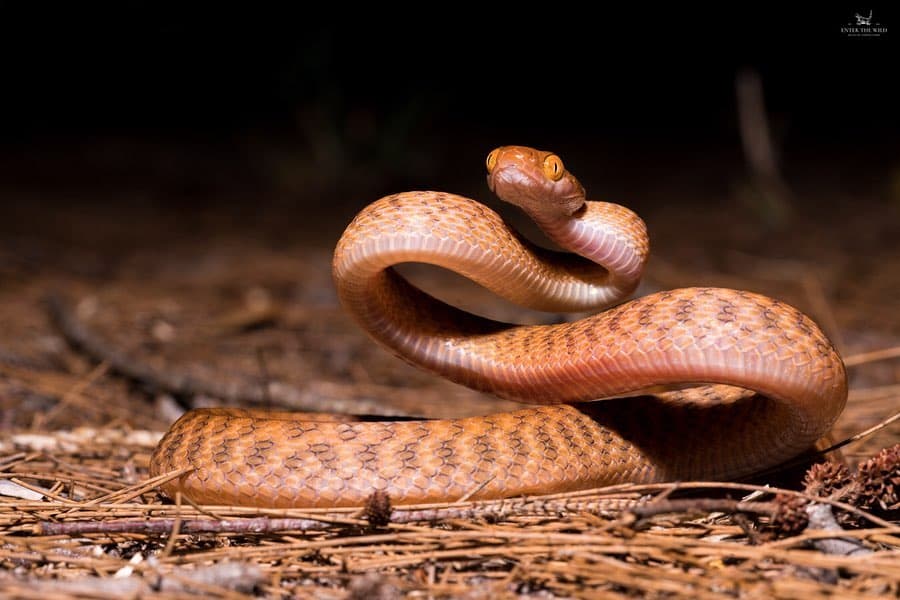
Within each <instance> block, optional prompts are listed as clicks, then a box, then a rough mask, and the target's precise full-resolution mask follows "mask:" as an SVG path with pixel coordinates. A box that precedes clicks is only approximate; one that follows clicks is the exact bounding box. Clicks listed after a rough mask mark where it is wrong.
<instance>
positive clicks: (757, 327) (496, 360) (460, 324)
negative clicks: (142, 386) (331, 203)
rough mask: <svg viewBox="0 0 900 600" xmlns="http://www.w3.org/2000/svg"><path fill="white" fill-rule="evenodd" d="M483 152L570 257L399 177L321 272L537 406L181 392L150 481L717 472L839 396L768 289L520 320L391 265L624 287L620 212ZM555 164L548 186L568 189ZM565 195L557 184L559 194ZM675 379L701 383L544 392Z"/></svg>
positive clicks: (254, 486) (319, 483)
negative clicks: (433, 406) (362, 414)
mask: <svg viewBox="0 0 900 600" xmlns="http://www.w3.org/2000/svg"><path fill="white" fill-rule="evenodd" d="M495 152H496V154H493V155H492V156H493V157H494V159H496V163H495V167H494V169H495V170H494V171H492V172H491V177H493V176H494V175H495V174H496V173H498V172H501V171H502V173H503V177H505V179H503V180H502V181H501V180H499V179H498V180H491V184H492V189H495V190H496V191H497V192H498V193H501V195H503V194H506V195H503V197H504V199H507V200H510V201H515V203H516V204H518V205H519V206H522V207H523V208H525V209H526V210H527V211H529V213H532V216H533V217H535V219H536V221H538V223H539V224H540V225H541V226H542V227H543V228H544V230H545V231H546V232H547V233H548V235H551V237H553V238H554V240H555V241H556V242H557V243H559V244H560V245H561V246H563V247H567V248H571V249H573V250H576V251H577V252H578V253H579V254H581V255H582V256H583V257H586V258H589V259H590V261H587V260H586V259H585V258H581V257H575V258H571V257H565V256H563V255H559V254H555V253H549V252H547V251H543V250H539V249H536V248H535V247H533V246H532V245H530V244H528V243H526V242H524V241H522V240H521V239H520V238H519V237H518V236H517V235H516V234H515V233H513V232H512V231H510V230H509V229H508V228H507V227H506V226H505V225H504V224H503V222H502V221H501V220H500V218H499V217H498V216H497V215H496V214H495V213H493V212H492V211H490V210H489V209H487V208H485V207H484V206H482V205H480V204H478V203H477V202H474V201H473V200H469V199H466V198H461V197H459V196H453V195H451V194H443V193H440V192H409V193H405V194H397V195H394V196H389V197H386V198H383V199H381V200H379V201H377V202H375V203H374V204H372V205H370V206H369V207H368V208H366V209H364V210H363V211H362V212H361V213H360V214H359V215H358V216H357V217H356V219H354V221H353V222H352V223H351V224H350V226H349V227H348V228H347V231H346V232H345V233H344V235H343V236H342V238H341V240H340V242H339V243H338V246H337V248H336V250H335V257H334V277H335V284H336V286H337V289H338V293H339V295H340V298H341V301H342V303H343V305H344V307H345V308H346V309H347V310H348V312H350V313H351V314H352V315H353V316H354V317H355V318H356V319H357V321H358V322H359V323H360V324H361V325H362V326H363V327H364V328H365V329H366V330H367V331H368V332H369V333H370V335H371V336H372V337H373V338H374V339H375V340H376V341H378V342H379V343H381V344H383V345H384V346H386V347H387V348H389V349H391V350H392V351H393V352H395V353H396V354H397V355H398V356H400V357H402V358H403V359H405V360H407V361H409V362H411V363H412V364H415V365H417V366H419V367H422V368H424V369H428V370H430V371H432V372H434V373H437V374H439V375H441V376H444V377H447V378H448V379H451V380H453V381H456V382H458V383H461V384H463V385H467V386H470V387H473V388H476V389H480V390H484V391H488V392H491V393H494V394H497V395H499V396H503V397H506V398H512V399H516V400H520V401H522V402H531V403H547V404H557V405H556V406H542V407H538V408H533V409H527V410H521V411H516V412H512V413H504V414H496V415H490V416H486V417H476V418H469V419H461V420H452V421H404V422H356V421H350V420H345V421H341V420H329V419H328V417H326V416H313V417H310V416H304V415H293V414H290V413H260V412H257V411H239V410H225V409H212V410H209V409H207V410H195V411H191V412H189V413H187V414H186V415H184V416H183V417H182V418H181V419H179V420H178V422H176V423H175V424H174V425H173V426H172V428H171V430H170V431H169V432H168V433H167V434H166V436H165V437H164V438H163V440H162V441H161V442H160V444H159V446H158V447H157V449H156V451H155V452H154V454H153V457H152V459H151V472H152V473H153V474H154V475H158V474H162V473H166V472H170V471H174V470H177V469H181V468H184V467H187V466H189V467H193V471H191V472H189V473H187V474H186V475H184V476H182V477H181V478H179V479H177V480H173V481H171V482H169V483H168V484H166V485H165V486H163V490H164V491H165V492H166V493H167V494H169V495H170V496H171V495H174V493H175V492H176V491H177V490H181V491H182V492H183V493H184V494H186V495H187V497H188V498H190V499H191V500H193V501H194V502H200V503H209V504H222V503H225V504H239V505H255V506H272V507H327V506H350V505H363V504H365V502H366V499H367V498H369V497H370V496H371V495H372V494H373V493H374V492H383V493H386V494H387V495H388V496H389V500H390V503H391V504H392V505H401V504H411V503H422V502H437V501H453V500H457V499H459V498H462V497H466V498H471V499H485V498H498V497H510V496H518V495H522V494H531V493H551V492H558V491H566V490H575V489H580V488H587V487H592V486H598V485H603V484H611V483H620V482H625V481H640V482H647V481H660V480H672V479H687V478H734V477H741V476H745V475H748V474H751V473H753V472H754V471H757V470H761V469H765V468H767V467H770V466H772V465H774V464H777V463H779V462H782V461H784V460H786V459H789V458H791V457H792V456H794V455H796V454H797V453H799V452H801V451H803V450H804V449H806V448H807V447H808V446H810V445H811V444H812V443H813V442H814V441H815V440H816V439H817V438H818V437H820V436H821V435H822V434H824V433H825V432H826V431H827V430H828V429H829V428H830V427H831V425H832V423H833V422H834V420H835V419H836V418H837V416H838V414H839V413H840V411H841V410H842V409H843V406H844V403H845V401H846V396H847V382H846V375H845V372H844V366H843V363H842V361H841V359H840V357H839V356H838V355H837V354H836V352H835V351H834V349H833V347H832V345H831V344H830V342H829V341H828V340H827V339H826V337H825V336H824V335H823V334H822V332H821V331H820V330H819V329H818V327H817V326H816V325H815V323H813V322H812V321H811V320H810V319H809V318H808V317H806V316H805V315H803V314H802V313H800V312H799V311H797V310H796V309H794V308H792V307H790V306H787V305H785V304H783V303H780V302H778V301H776V300H773V299H771V298H766V297H764V296H760V295H757V294H752V293H749V292H741V291H735V290H726V289H716V288H686V289H679V290H673V291H669V292H661V293H658V294H653V295H650V296H646V297H643V298H639V299H637V300H633V301H631V302H628V303H625V304H622V305H620V306H617V307H615V308H612V309H610V310H607V311H606V312H603V313H600V314H598V315H595V316H593V317H589V318H586V319H582V320H581V321H577V322H574V323H566V324H560V325H553V326H527V327H526V326H513V325H508V324H505V323H498V322H494V321H490V320H487V319H483V318H480V317H476V316H474V315H471V314H468V313H465V312H462V311H460V310H458V309H456V308H453V307H451V306H448V305H446V304H444V303H442V302H440V301H438V300H436V299H434V298H432V297H431V296H428V295H427V294H425V293H424V292H422V291H420V290H418V289H417V288H415V287H413V286H412V285H410V284H409V283H408V282H407V281H406V280H404V279H403V278H401V277H400V276H399V275H397V274H396V272H394V271H393V269H391V266H392V265H394V264H397V263H399V262H406V261H423V262H429V263H433V264H437V265H440V266H444V267H447V268H450V269H453V270H455V271H458V272H460V273H462V274H463V275H466V276H467V277H470V278H472V279H473V280H475V281H478V282H479V283H482V284H484V285H485V286H487V287H489V288H491V289H492V290H494V291H496V292H497V293H499V294H500V295H503V296H504V297H506V298H508V299H511V300H514V301H517V302H519V303H522V304H525V305H528V306H532V307H538V308H549V309H552V310H560V309H561V307H568V308H570V309H572V310H582V309H584V308H586V307H588V306H604V305H607V304H609V303H611V302H615V301H617V300H618V299H620V298H621V297H622V296H624V295H626V294H628V293H630V292H631V291H632V289H633V288H634V286H635V285H636V283H637V278H638V277H639V275H640V270H641V268H642V266H643V264H644V261H645V260H646V255H647V239H646V230H645V228H644V226H643V223H642V222H641V221H640V219H639V218H638V217H637V216H636V215H634V213H632V212H631V211H629V210H628V209H625V208H623V207H619V206H617V205H614V204H608V203H587V204H585V205H584V206H583V208H582V209H579V210H576V212H575V214H574V216H569V214H568V213H566V214H563V215H559V216H555V215H554V213H553V211H551V210H548V209H547V205H546V204H545V203H544V202H545V201H546V202H548V203H551V204H552V201H553V197H552V196H548V197H542V196H541V190H544V189H545V188H546V189H547V190H550V191H549V192H548V194H550V193H554V190H555V189H557V188H559V186H558V185H557V186H556V188H555V187H553V186H552V185H548V186H543V184H540V183H539V179H538V178H539V177H540V176H541V172H542V171H541V161H542V160H546V157H547V156H548V153H540V152H537V151H533V150H531V149H527V148H519V147H504V148H501V149H499V150H498V151H495ZM489 164H490V163H489ZM517 169H519V171H517ZM545 171H546V169H545ZM551 173H553V174H554V175H558V173H555V172H551ZM526 175H527V177H526ZM564 177H566V178H569V179H561V180H560V181H561V182H563V183H566V182H568V183H569V187H568V188H566V189H568V190H576V191H577V190H580V186H578V185H575V184H577V182H575V183H571V182H572V181H574V178H571V176H570V175H569V174H568V173H565V174H564ZM495 179H496V178H495ZM554 181H556V180H554ZM510 182H512V183H510ZM536 182H537V183H536ZM557 183H559V182H557ZM519 185H521V186H534V187H533V188H531V187H527V188H522V189H520V188H517V187H515V186H519ZM554 185H555V184H554ZM542 186H543V187H542ZM573 193H574V192H573ZM507 195H508V196H510V197H507ZM512 197H514V198H512ZM576 199H577V198H576ZM573 202H574V201H573V197H571V196H567V197H566V206H567V207H568V209H571V208H572V203H573ZM593 262H596V263H598V264H593ZM599 265H602V266H599ZM685 383H689V384H714V385H702V386H699V387H693V388H688V389H679V390H677V391H671V392H666V393H662V394H658V395H655V396H652V395H646V396H637V397H629V398H620V399H615V400H607V401H604V402H596V403H592V404H584V405H580V406H578V407H575V406H568V405H558V404H559V403H565V402H582V401H589V400H596V399H600V398H605V397H610V396H621V395H624V394H629V393H633V392H638V391H640V390H643V389H646V388H650V387H652V386H657V385H665V384H685Z"/></svg>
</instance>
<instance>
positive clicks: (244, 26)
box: [0, 3, 900, 209]
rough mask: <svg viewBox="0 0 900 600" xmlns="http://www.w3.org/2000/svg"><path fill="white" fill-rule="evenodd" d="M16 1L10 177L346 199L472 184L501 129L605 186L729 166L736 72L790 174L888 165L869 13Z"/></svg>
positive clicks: (886, 81) (888, 122) (7, 44)
mask: <svg viewBox="0 0 900 600" xmlns="http://www.w3.org/2000/svg"><path fill="white" fill-rule="evenodd" d="M24 6H25V7H24V8H23V7H22V6H20V5H12V4H10V3H3V4H0V7H2V13H0V23H2V24H0V57H2V58H0V64H2V70H0V73H2V82H3V85H2V87H3V93H2V104H0V133H2V136H0V160H2V162H0V166H3V167H4V170H3V172H2V173H0V184H6V185H7V186H9V185H12V186H13V187H14V188H21V186H25V187H28V188H31V189H33V188H34V187H35V186H38V187H41V186H46V187H47V189H49V188H51V187H53V186H56V187H57V188H62V189H63V190H75V189H77V188H78V187H79V186H85V185H87V186H88V187H90V185H93V184H96V185H97V186H98V187H100V188H102V187H103V186H104V185H109V183H110V182H111V181H122V182H139V183H140V185H146V186H150V187H151V188H153V189H154V190H155V191H157V192H159V193H157V194H155V195H156V196H157V198H156V200H155V201H156V202H162V203H171V202H174V203H178V204H200V205H205V204H208V203H210V202H214V203H216V204H217V205H219V206H221V205H225V204H234V203H237V204H242V203H246V202H247V200H246V198H247V196H248V195H252V196H253V199H252V204H253V205H254V206H258V205H259V203H260V202H263V203H265V202H266V201H267V200H270V199H272V198H273V197H279V198H280V200H275V202H276V204H277V203H278V202H286V201H287V200H285V197H287V196H291V197H292V200H291V201H292V202H294V203H296V204H302V203H308V204H310V205H318V206H321V207H322V208H323V209H328V208H330V207H331V206H332V205H331V204H329V202H328V199H329V197H334V198H337V197H338V196H339V195H341V194H342V193H344V192H345V191H346V190H350V191H353V192H355V193H360V194H363V193H367V194H368V198H374V197H377V196H376V195H377V194H380V193H383V192H387V191H397V190H398V189H406V188H407V187H408V186H416V187H423V186H424V187H441V188H448V187H453V189H454V190H456V191H461V192H470V193H471V192H473V190H476V191H477V190H479V189H480V186H481V184H482V174H481V162H482V160H483V156H484V155H485V154H486V153H487V151H488V150H490V148H492V147H493V146H496V145H499V144H504V143H522V144H528V145H534V146H539V147H543V148H548V149H554V150H556V151H557V152H559V153H560V154H561V155H562V156H563V157H564V158H565V159H566V161H567V165H569V166H571V167H572V170H573V171H574V172H576V173H577V174H579V175H580V176H581V177H582V178H586V179H588V180H589V181H590V180H591V179H592V178H594V177H596V178H598V179H599V178H600V177H601V176H602V177H603V178H605V179H606V180H608V181H610V182H611V185H612V190H611V191H627V190H629V189H630V188H628V186H627V183H628V182H632V183H634V184H636V185H637V184H638V183H640V182H641V181H643V180H645V179H646V178H647V177H650V178H653V177H656V176H657V175H660V174H663V173H666V174H671V172H672V171H676V172H677V171H684V172H692V173H695V174H696V177H697V180H696V183H697V184H702V183H703V181H705V180H706V178H715V177H716V176H717V174H724V175H722V177H724V178H725V179H733V177H734V176H735V173H739V172H740V169H741V168H742V160H743V159H742V154H741V146H740V138H739V133H738V128H737V118H736V112H735V100H734V97H735V94H734V81H735V75H736V73H738V72H739V71H740V70H741V69H745V68H751V69H754V70H756V71H757V72H758V73H759V74H760V76H761V77H762V80H763V84H764V88H765V94H766V104H767V109H768V112H769V117H770V123H771V127H772V130H773V137H774V139H775V142H776V149H777V150H778V152H779V156H780V157H781V159H782V161H781V162H782V165H783V168H784V169H785V171H786V173H787V174H788V175H789V176H790V175H791V174H792V173H793V172H794V171H796V172H800V171H802V173H803V174H804V176H810V175H809V174H810V173H811V172H815V171H816V170H818V171H821V172H823V173H827V174H828V175H829V177H832V178H834V177H838V176H840V177H842V176H844V175H846V176H847V177H852V178H857V179H858V178H860V177H863V178H864V179H865V178H866V177H868V178H871V177H872V176H877V175H872V173H876V174H878V173H888V172H889V171H890V170H891V169H892V168H895V167H896V161H897V158H898V142H897V140H898V117H897V114H896V112H897V111H896V106H897V105H898V100H900V98H898V93H897V91H896V85H895V84H896V72H897V58H898V53H897V46H896V43H895V41H894V40H895V38H896V36H897V34H898V31H900V21H898V20H897V19H896V18H895V15H896V11H892V10H888V9H886V8H882V7H874V16H875V19H874V20H875V21H876V22H880V23H881V24H882V25H884V26H886V27H888V33H887V34H886V35H884V36H882V37H881V38H879V39H850V38H847V37H846V36H844V35H842V34H841V33H840V27H841V26H842V25H846V24H848V23H850V22H851V21H853V14H854V13H856V12H861V13H862V14H866V13H867V12H868V10H870V7H868V6H865V7H863V6H855V5H852V6H851V5H847V6H846V7H841V8H830V9H823V8H807V9H785V8H774V7H753V8H747V7H744V8H743V10H742V9H738V10H737V11H735V12H731V13H725V12H722V11H719V10H718V9H712V8H708V7H707V8H700V7H694V8H691V7H679V8H678V9H677V10H676V9H673V8H665V9H660V8H656V7H651V6H649V5H630V6H624V5H623V6H618V7H614V8H607V7H603V8H602V9H600V10H599V11H598V12H597V13H596V14H588V13H587V12H580V11H575V10H571V9H570V8H569V7H566V6H564V5H556V4H547V5H544V6H541V7H539V8H536V9H527V8H524V7H517V6H516V5H511V4H504V5H496V6H494V7H493V8H492V9H491V10H490V11H482V10H478V11H468V12H462V11H461V10H459V9H457V8H455V6H452V5H447V6H441V7H435V10H436V11H437V13H436V14H434V15H426V14H425V13H424V11H422V12H421V13H420V14H407V13H405V14H402V15H401V14H391V13H390V12H389V11H388V10H387V7H370V8H368V9H366V10H364V11H363V12H358V11H357V10H356V9H349V8H345V7H337V8H338V9H339V10H338V9H336V10H334V11H330V12H329V11H327V10H326V11H321V9H314V8H312V7H309V8H305V9H303V10H299V9H296V10H291V11H285V10H277V9H275V8H272V7H269V8H253V9H250V8H247V7H244V8H242V9H239V8H222V7H218V6H214V5H196V4H194V5H192V7H191V8H189V9H185V8H183V7H180V6H176V5H174V4H169V5H165V4H155V3H154V4H149V3H147V4H144V3H125V4H120V5H112V4H111V5H108V6H103V7H95V8H91V9H85V8H83V7H78V8H71V7H65V6H64V5H62V3H60V5H53V4H46V5H39V4H34V3H31V4H25V5H24ZM382 9H384V10H382ZM401 18H402V21H401ZM407 18H409V19H411V24H406V23H405V21H406V19H407ZM160 163H163V166H160ZM273 165H274V166H273ZM835 169H836V170H835ZM289 172H293V173H300V175H285V173H289ZM273 173H274V174H273ZM601 174H602V175H601ZM179 177H180V178H182V179H184V180H185V182H183V183H180V184H178V185H175V186H174V187H173V186H171V185H169V186H166V185H163V186H162V187H161V188H159V187H154V186H156V184H157V183H158V182H159V180H162V179H167V180H172V179H178V178H179ZM211 180H215V181H211ZM273 182H274V183H273ZM616 182H619V183H616ZM175 188H177V189H175ZM6 189H10V188H9V187H7V188H6ZM248 190H249V191H252V194H251V193H248ZM260 190H262V191H260ZM273 190H274V191H273ZM699 195H701V196H702V193H700V194H699ZM39 196H41V198H42V199H47V198H48V197H51V196H53V194H46V195H44V194H40V195H39ZM713 196H714V195H713V194H710V201H713V200H715V198H714V197H713ZM99 198H100V196H99V195H97V194H86V195H85V198H83V199H82V200H78V201H83V202H92V201H100V200H99ZM323 199H325V200H323ZM67 202H71V200H67ZM352 204H353V207H355V208H358V207H359V206H360V204H361V201H360V200H354V201H353V202H352Z"/></svg>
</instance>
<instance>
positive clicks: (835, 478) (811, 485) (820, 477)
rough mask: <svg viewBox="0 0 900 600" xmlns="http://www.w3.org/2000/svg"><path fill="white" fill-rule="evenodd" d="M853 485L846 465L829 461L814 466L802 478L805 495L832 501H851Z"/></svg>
mask: <svg viewBox="0 0 900 600" xmlns="http://www.w3.org/2000/svg"><path fill="white" fill-rule="evenodd" d="M853 483H854V481H853V478H852V477H851V476H850V469H848V468H847V465H844V464H841V463H836V462H830V461H829V462H823V463H817V464H814V465H813V466H811V467H810V468H809V470H808V471H807V472H806V477H804V478H803V486H804V488H805V489H806V493H808V494H812V495H813V496H818V497H820V498H830V499H832V500H842V501H852V496H853V495H854V486H853V485H852V484H853Z"/></svg>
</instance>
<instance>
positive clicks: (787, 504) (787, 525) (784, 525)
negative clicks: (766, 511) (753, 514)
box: [771, 494, 809, 536]
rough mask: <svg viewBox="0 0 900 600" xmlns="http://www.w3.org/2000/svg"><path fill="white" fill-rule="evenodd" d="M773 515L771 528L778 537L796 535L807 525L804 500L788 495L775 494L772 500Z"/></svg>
mask: <svg viewBox="0 0 900 600" xmlns="http://www.w3.org/2000/svg"><path fill="white" fill-rule="evenodd" d="M774 503H775V514H774V515H773V516H772V521H771V526H772V527H773V528H774V529H775V532H776V533H777V534H778V535H780V536H791V535H797V534H798V533H800V532H801V531H803V530H804V529H806V524H807V523H809V517H808V516H807V514H806V499H804V498H801V497H799V496H792V495H789V494H777V495H776V496H775V499H774Z"/></svg>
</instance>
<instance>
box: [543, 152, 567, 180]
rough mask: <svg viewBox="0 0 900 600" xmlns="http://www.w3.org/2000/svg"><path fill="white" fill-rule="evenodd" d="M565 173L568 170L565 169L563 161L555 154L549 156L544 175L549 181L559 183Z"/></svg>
mask: <svg viewBox="0 0 900 600" xmlns="http://www.w3.org/2000/svg"><path fill="white" fill-rule="evenodd" d="M565 172H566V169H565V168H564V167H563V163H562V159H560V158H559V157H558V156H557V155H555V154H549V155H547V158H545V159H544V175H545V176H547V178H548V179H552V180H553V181H559V180H560V179H562V176H563V173H565Z"/></svg>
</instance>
